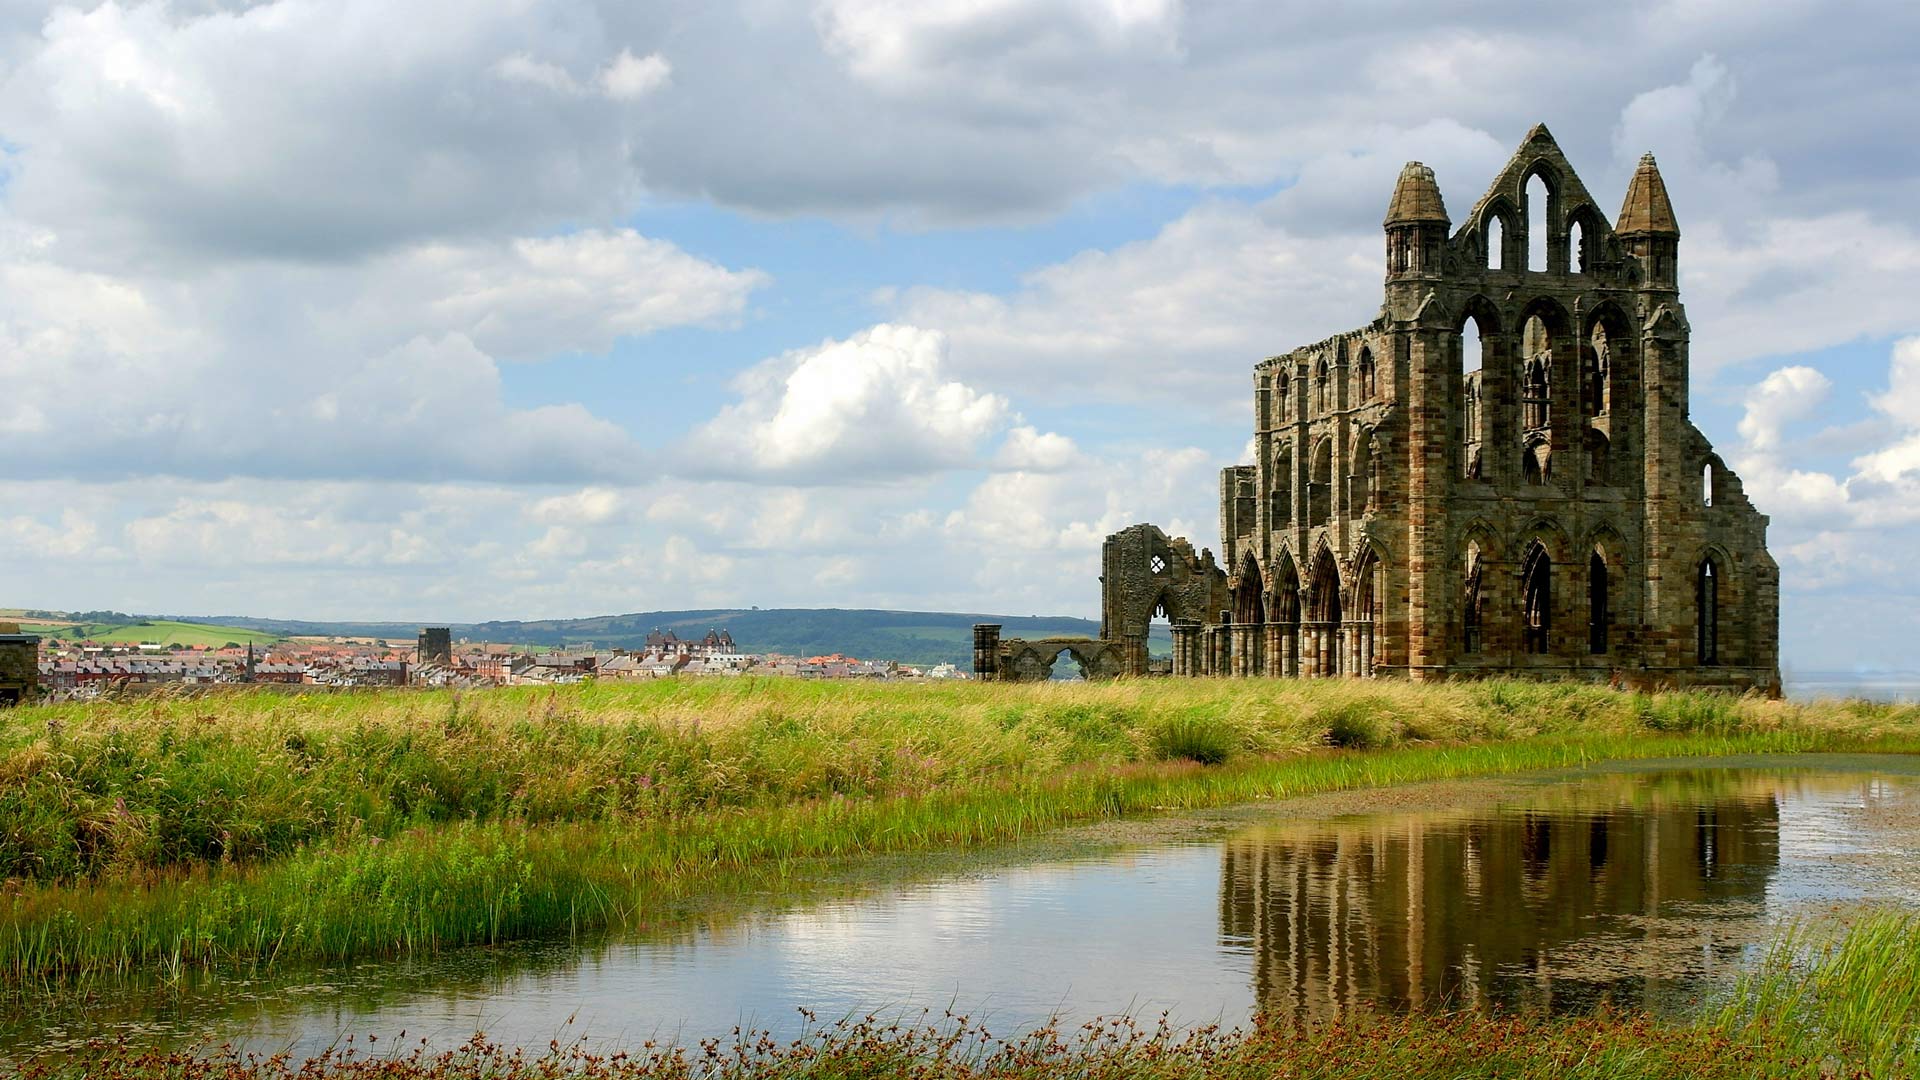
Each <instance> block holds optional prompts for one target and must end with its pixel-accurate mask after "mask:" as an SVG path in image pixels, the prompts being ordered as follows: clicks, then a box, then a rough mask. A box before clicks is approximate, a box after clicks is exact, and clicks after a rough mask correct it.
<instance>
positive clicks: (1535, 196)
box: [1527, 173, 1551, 270]
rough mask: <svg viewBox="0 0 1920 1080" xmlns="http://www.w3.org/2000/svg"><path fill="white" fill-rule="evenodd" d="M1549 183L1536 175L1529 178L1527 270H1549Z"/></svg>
mask: <svg viewBox="0 0 1920 1080" xmlns="http://www.w3.org/2000/svg"><path fill="white" fill-rule="evenodd" d="M1547 199H1548V195H1547V182H1546V181H1545V180H1543V179H1541V178H1540V174H1539V173H1534V174H1533V175H1532V176H1530V177H1528V178H1527V269H1529V270H1545V269H1546V268H1547V236H1548V235H1549V231H1548V230H1549V229H1550V228H1551V226H1550V225H1549V224H1548V223H1547Z"/></svg>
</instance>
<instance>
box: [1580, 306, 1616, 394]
mask: <svg viewBox="0 0 1920 1080" xmlns="http://www.w3.org/2000/svg"><path fill="white" fill-rule="evenodd" d="M1583 367H1584V369H1585V370H1584V371H1583V372H1582V375H1583V376H1584V377H1583V378H1582V379H1581V384H1582V385H1581V394H1580V399H1581V401H1582V403H1583V404H1584V407H1585V410H1586V414H1587V415H1588V416H1590V417H1591V416H1605V415H1607V414H1608V413H1610V412H1612V411H1613V380H1612V374H1613V345H1612V343H1611V342H1609V341H1608V340H1607V328H1606V327H1605V326H1603V325H1601V324H1600V323H1597V322H1596V323H1594V324H1593V333H1592V334H1591V335H1589V336H1588V338H1587V351H1586V355H1585V363H1584V365H1583Z"/></svg>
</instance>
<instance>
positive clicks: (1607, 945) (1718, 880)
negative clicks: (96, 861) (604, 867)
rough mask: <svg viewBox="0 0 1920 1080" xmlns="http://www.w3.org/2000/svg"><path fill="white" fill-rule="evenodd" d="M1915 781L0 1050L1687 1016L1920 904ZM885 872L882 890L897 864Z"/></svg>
mask: <svg viewBox="0 0 1920 1080" xmlns="http://www.w3.org/2000/svg"><path fill="white" fill-rule="evenodd" d="M1916 856H1920V766H1917V765H1916V763H1914V762H1912V761H1910V760H1909V759H1904V758H1862V757H1851V758H1830V757H1801V758H1766V759H1748V760H1745V761H1743V762H1740V763H1739V764H1737V765H1736V766H1734V767H1700V766H1698V765H1690V766H1685V767H1682V766H1679V765H1677V764H1676V763H1667V764H1666V765H1665V766H1641V767H1635V768H1616V769H1612V770H1610V771H1579V772H1570V773H1559V774H1554V775H1551V776H1537V777H1528V778H1521V779H1518V780H1500V781H1486V782H1475V783H1469V784H1454V785H1422V786H1416V787H1411V788H1405V789H1396V790H1394V791H1392V792H1378V793H1371V794H1364V795H1348V796H1340V797H1333V798H1330V799H1324V800H1317V801H1316V800H1307V801H1304V802H1302V803H1292V804H1276V805H1275V806H1273V807H1268V808H1264V809H1251V808H1248V809H1241V810H1235V811H1227V812H1222V813H1217V814H1211V815H1198V816H1193V817H1190V818H1179V819H1170V820H1163V821H1160V822H1157V823H1154V824H1153V825H1151V826H1150V827H1145V828H1142V827H1139V826H1134V825H1126V826H1107V827H1104V829H1091V830H1086V831H1082V832H1076V833H1072V834H1068V835H1067V836H1066V837H1065V838H1064V839H1061V838H1054V839H1052V840H1050V841H1048V842H1046V843H1044V844H1041V845H1038V846H1029V847H1027V848H1012V849H1006V850H1004V851H1000V852H994V853H991V854H990V855H989V859H990V860H991V861H989V862H984V863H983V862H979V861H973V862H970V863H968V864H966V865H965V866H964V868H959V869H956V868H954V867H948V868H947V869H945V870H942V869H941V868H940V866H939V864H938V862H936V863H935V864H934V866H933V867H932V868H931V869H930V868H928V867H927V865H926V864H925V863H916V864H914V866H913V867H911V868H909V867H905V866H902V867H898V868H897V869H898V870H899V873H897V874H892V876H893V877H894V878H895V880H891V881H887V880H879V881H873V880H869V881H865V882H861V883H856V884H853V885H849V884H848V883H847V882H846V881H845V880H842V881H840V882H839V883H837V884H835V885H832V886H823V887H822V888H821V889H819V890H817V893H818V894H817V895H815V896H813V897H811V898H809V899H802V900H793V899H787V900H784V901H775V900H773V899H767V900H765V901H764V902H762V903H760V904H758V905H755V904H753V903H748V904H747V905H745V907H744V909H736V910H735V911H734V912H733V913H731V914H728V915H726V916H724V917H719V916H709V917H707V918H705V919H699V918H690V919H683V920H678V921H677V922H675V923H673V924H671V925H668V926H666V927H664V928H661V929H656V930H653V931H649V932H646V933H640V934H634V935H629V936H624V937H620V938H617V939H612V940H602V941H599V942H595V943H592V944H589V945H584V946H583V945H579V944H561V943H554V944H547V945H539V946H526V947H515V948H509V949H492V950H488V949H474V950H463V951H461V952H459V953H456V954H454V955H451V956H446V957H441V958H436V959H433V960H431V961H424V962H418V961H417V962H402V963H379V964H365V965H358V966H354V967H348V968H339V969H326V970H307V971H304V972H301V973H297V974H292V975H287V974H282V975H278V976H275V977H273V978H271V979H267V980H255V981H249V980H244V979H228V980H220V981H215V982H211V983H205V984H201V985H194V986H189V987H186V988H184V989H175V990H156V989H152V988H149V989H145V990H141V989H126V990H121V991H116V992H109V993H101V994H96V995H90V996H88V997H87V998H85V999H84V1000H78V1001H67V1000H43V1001H39V1002H36V1003H35V1005H34V1006H33V1007H31V1008H27V1009H24V1010H20V1011H17V1012H15V1013H14V1014H13V1015H11V1016H5V1017H0V1056H8V1057H19V1056H22V1055H25V1054H30V1053H33V1052H36V1051H38V1050H44V1049H48V1048H57V1047H61V1046H65V1047H69V1048H71V1047H73V1046H75V1045H76V1044H77V1043H78V1042H81V1041H84V1040H85V1039H87V1038H93V1037H103V1036H104V1037H116V1036H126V1037H129V1038H132V1039H134V1040H135V1041H142V1042H146V1041H151V1042H158V1043H181V1042H190V1041H193V1040H196V1039H201V1038H208V1037H211V1038H214V1039H216V1040H218V1041H233V1042H235V1043H238V1044H243V1045H246V1046H248V1047H252V1048H256V1049H262V1050H269V1051H273V1050H282V1049H292V1050H294V1051H295V1052H297V1053H301V1054H312V1053H317V1052H319V1051H320V1050H322V1049H325V1048H326V1047H328V1046H329V1045H333V1044H335V1043H337V1042H340V1041H342V1040H343V1039H344V1037H345V1036H346V1035H347V1034H349V1033H351V1034H355V1035H356V1036H357V1037H358V1038H359V1039H360V1041H361V1043H362V1045H364V1041H365V1038H366V1036H367V1035H369V1034H372V1035H377V1036H380V1037H381V1043H380V1045H381V1046H392V1045H393V1044H394V1042H395V1041H397V1040H398V1039H399V1037H400V1034H401V1032H403V1031H404V1032H406V1039H407V1041H408V1042H410V1043H411V1042H414V1041H415V1040H417V1039H419V1038H422V1037H424V1038H427V1039H428V1040H430V1041H431V1042H432V1043H433V1044H435V1045H446V1044H451V1043H457V1042H459V1041H462V1040H463V1039H465V1038H466V1037H467V1036H469V1035H471V1034H472V1033H473V1032H474V1031H476V1030H484V1031H486V1032H487V1033H488V1034H489V1035H491V1036H492V1037H493V1038H495V1039H496V1040H500V1041H504V1042H508V1043H514V1044H530V1045H533V1046H536V1047H540V1046H545V1045H546V1043H547V1042H548V1040H549V1039H553V1038H559V1039H561V1040H562V1041H568V1040H570V1039H573V1038H581V1037H584V1038H586V1039H587V1040H588V1041H589V1042H591V1043H594V1044H596V1045H599V1046H603V1047H612V1046H621V1045H624V1046H635V1045H637V1044H639V1043H640V1042H641V1041H643V1040H646V1039H650V1038H656V1039H664V1038H677V1039H680V1040H683V1041H693V1040H696V1039H698V1038H701V1037H706V1036H715V1035H725V1034H726V1033H727V1032H729V1031H731V1030H732V1029H733V1028H734V1026H735V1025H737V1024H739V1025H747V1026H757V1027H763V1028H767V1029H770V1030H772V1031H773V1032H774V1033H775V1034H776V1035H778V1036H781V1037H790V1036H792V1035H795V1034H798V1033H799V1031H800V1030H801V1024H802V1022H801V1020H800V1017H799V1014H798V1011H797V1007H799V1006H806V1007H808V1008H810V1009H813V1010H814V1011H815V1012H816V1013H817V1014H818V1015H820V1016H821V1017H822V1018H825V1019H829V1020H831V1019H835V1018H838V1017H841V1016H845V1015H850V1014H851V1015H857V1014H863V1013H867V1012H870V1011H878V1012H880V1013H881V1014H882V1015H887V1016H894V1015H902V1014H904V1015H905V1016H907V1017H908V1018H918V1017H920V1015H921V1011H922V1010H931V1018H932V1019H934V1020H938V1019H939V1017H940V1016H941V1014H942V1013H943V1011H944V1010H946V1009H948V1008H952V1009H954V1010H955V1011H957V1012H964V1013H967V1014H968V1015H970V1016H972V1017H973V1018H974V1019H976V1020H980V1019H984V1020H985V1021H986V1022H987V1023H988V1026H989V1027H990V1028H991V1029H993V1030H994V1031H995V1032H996V1033H999V1034H1012V1033H1014V1031H1015V1030H1016V1029H1025V1028H1028V1027H1031V1026H1034V1025H1036V1024H1039V1023H1041V1022H1044V1021H1045V1020H1046V1018H1047V1017H1048V1016H1050V1015H1056V1014H1057V1015H1059V1016H1062V1017H1064V1018H1067V1019H1070V1020H1080V1019H1087V1018H1091V1017H1093V1016H1097V1015H1103V1014H1105V1015H1113V1014H1117V1013H1122V1012H1125V1013H1131V1014H1133V1015H1135V1016H1139V1017H1147V1018H1152V1017H1157V1016H1158V1015H1159V1014H1160V1013H1161V1012H1163V1011H1165V1012H1167V1013H1170V1014H1171V1016H1172V1018H1173V1020H1174V1021H1175V1022H1176V1023H1179V1024H1195V1023H1206V1022H1213V1021H1220V1022H1224V1023H1226V1024H1229V1025H1231V1024H1238V1023H1242V1022H1244V1021H1246V1020H1247V1019H1248V1018H1249V1017H1250V1016H1251V1015H1252V1014H1253V1013H1255V1012H1256V1011H1264V1012H1267V1013H1271V1014H1280V1015H1285V1016H1292V1017H1298V1018H1302V1019H1327V1018H1332V1017H1335V1016H1338V1015H1339V1014H1341V1013H1342V1012H1343V1011H1344V1010H1349V1009H1354V1008H1360V1007H1372V1008H1385V1009H1393V1010H1402V1009H1435V1008H1460V1007H1467V1008H1481V1009H1489V1010H1502V1009H1511V1008H1539V1009H1546V1010H1550V1011H1554V1012H1579V1011H1583V1010H1587V1009H1591V1008H1593V1007H1594V1006H1595V1005H1596V1004H1597V1003H1599V1002H1601V1001H1611V1002H1613V1003H1616V1004H1618V1005H1622V1006H1633V1007H1644V1008H1648V1009H1651V1010H1652V1011H1654V1012H1656V1013H1660V1014H1676V1013H1682V1012H1685V1011H1686V1010H1688V1009H1690V1008H1694V1007H1697V1006H1698V1005H1699V1003H1700V1002H1701V1001H1702V1000H1703V999H1704V998H1705V997H1706V996H1707V995H1708V994H1710V993H1711V991H1712V990H1713V989H1714V988H1715V987H1716V986H1719V985H1724V981H1725V980H1726V979H1727V978H1729V977H1730V976H1731V975H1732V974H1733V973H1736V972H1737V971H1738V970H1739V967H1740V965H1742V964H1743V963H1746V962H1750V960H1751V959H1752V957H1753V956H1754V954H1755V952H1756V950H1757V949H1758V948H1759V947H1760V945H1759V943H1760V942H1763V941H1764V940H1765V939H1766V937H1767V935H1768V934H1769V932H1770V931H1771V930H1772V928H1774V927H1775V926H1777V925H1778V923H1779V921H1780V920H1781V919H1783V918H1791V917H1795V916H1801V915H1809V914H1825V913H1833V912H1836V911H1837V912H1840V913H1842V914H1844V912H1845V911H1846V910H1847V908H1848V907H1849V906H1850V905H1857V904H1860V903H1862V902H1873V903H1896V904H1909V905H1920V872H1916V869H1915V868H1916V867H1920V858H1916ZM890 873H891V872H890Z"/></svg>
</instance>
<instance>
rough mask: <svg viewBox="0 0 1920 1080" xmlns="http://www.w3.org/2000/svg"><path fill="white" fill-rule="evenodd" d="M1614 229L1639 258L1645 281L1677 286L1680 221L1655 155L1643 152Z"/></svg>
mask: <svg viewBox="0 0 1920 1080" xmlns="http://www.w3.org/2000/svg"><path fill="white" fill-rule="evenodd" d="M1613 231H1614V233H1615V234H1616V235H1618V236H1619V237H1620V240H1621V243H1622V245H1623V246H1624V247H1625V248H1626V251H1627V254H1628V255H1631V256H1632V257H1633V258H1635V259H1637V260H1639V263H1640V275H1641V281H1643V282H1644V283H1646V284H1647V285H1649V286H1652V287H1654V288H1658V289H1675V288H1677V282H1678V279H1679V273H1680V267H1679V263H1680V223H1679V222H1678V221H1676V220H1674V216H1673V202H1672V200H1670V199H1668V198H1667V183H1666V181H1665V180H1662V179H1660V167H1659V166H1658V165H1655V164H1654V162H1653V155H1652V154H1642V155H1640V167H1639V168H1637V169H1635V170H1634V171H1633V179H1632V180H1630V181H1628V183H1627V197H1626V200H1625V201H1623V202H1622V203H1621V204H1620V219H1619V221H1618V222H1617V223H1616V224H1615V225H1614V228H1613Z"/></svg>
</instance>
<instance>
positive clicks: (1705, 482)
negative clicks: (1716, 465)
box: [1700, 461, 1713, 506]
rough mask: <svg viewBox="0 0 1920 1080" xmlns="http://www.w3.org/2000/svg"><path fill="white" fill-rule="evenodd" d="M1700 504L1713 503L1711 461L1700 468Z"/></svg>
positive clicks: (1708, 504) (1710, 504) (1709, 504)
mask: <svg viewBox="0 0 1920 1080" xmlns="http://www.w3.org/2000/svg"><path fill="white" fill-rule="evenodd" d="M1700 505H1701V506H1712V505H1713V462H1711V461H1709V462H1707V463H1706V464H1705V465H1703V466H1701V469H1700Z"/></svg>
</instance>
